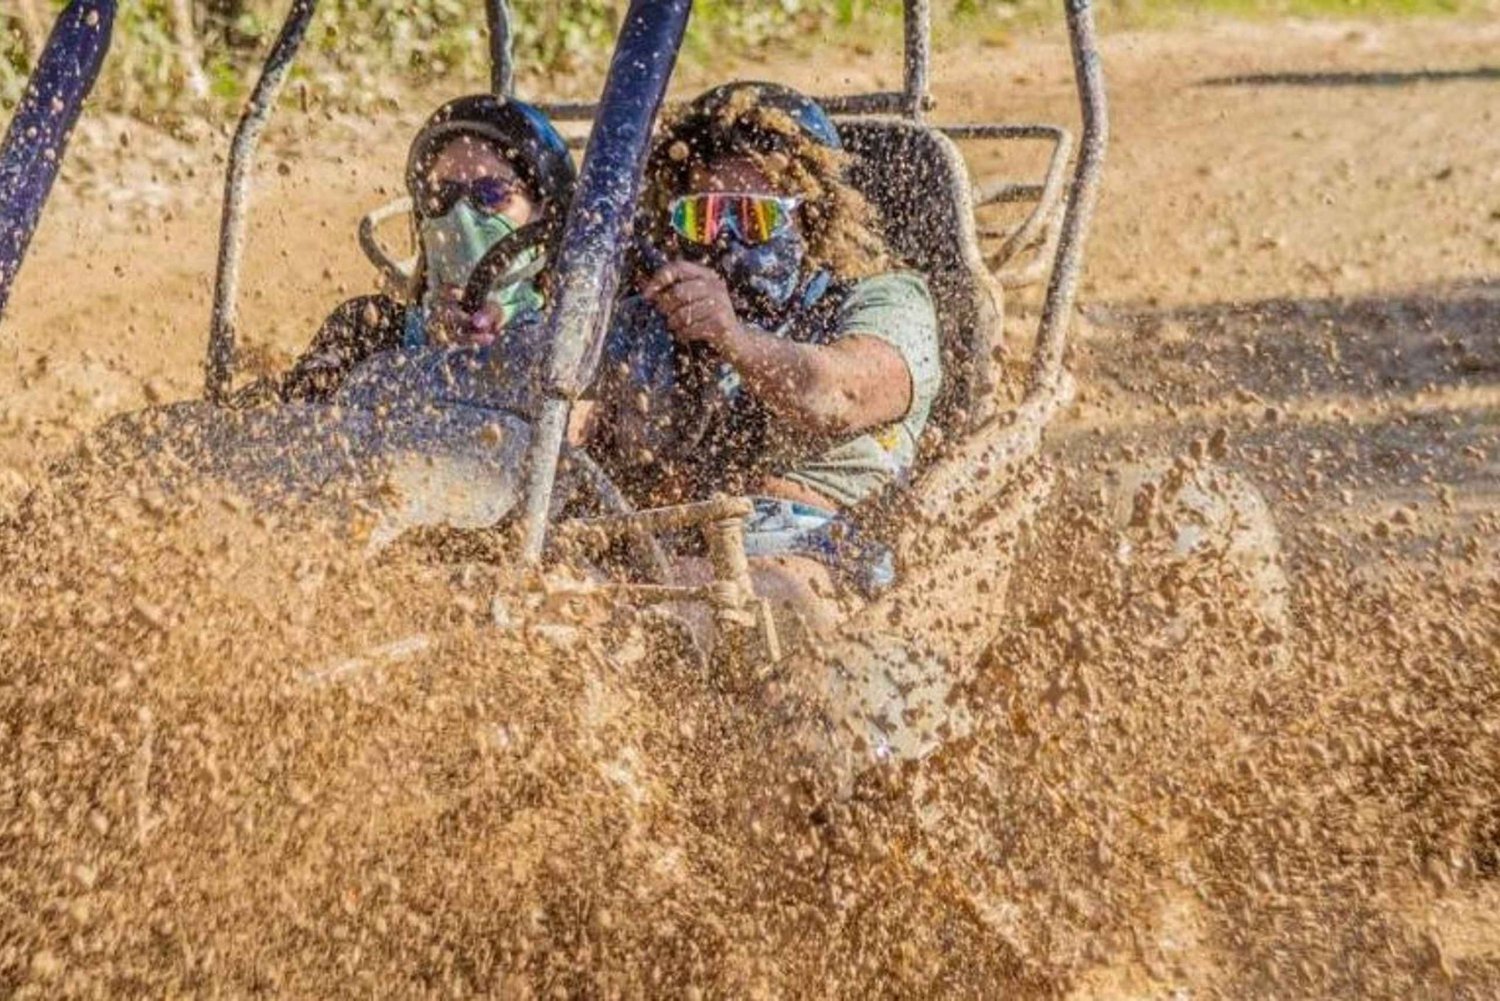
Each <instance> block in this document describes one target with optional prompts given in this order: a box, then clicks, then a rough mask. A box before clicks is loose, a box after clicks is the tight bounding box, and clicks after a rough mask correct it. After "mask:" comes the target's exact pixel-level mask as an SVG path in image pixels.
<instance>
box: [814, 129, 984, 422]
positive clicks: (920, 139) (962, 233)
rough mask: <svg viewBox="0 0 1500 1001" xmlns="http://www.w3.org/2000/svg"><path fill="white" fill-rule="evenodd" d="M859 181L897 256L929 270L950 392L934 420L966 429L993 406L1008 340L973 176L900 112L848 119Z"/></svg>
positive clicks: (944, 143)
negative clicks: (1000, 354) (996, 364)
mask: <svg viewBox="0 0 1500 1001" xmlns="http://www.w3.org/2000/svg"><path fill="white" fill-rule="evenodd" d="M839 134H840V135H841V136H842V137H843V140H844V145H845V147H846V148H847V149H848V151H849V152H850V153H851V154H852V155H853V157H854V163H853V165H852V167H851V170H850V181H851V182H852V183H853V184H854V185H855V186H856V187H857V188H859V190H860V191H861V192H862V193H863V194H864V196H865V197H866V198H868V199H869V200H870V202H871V203H872V204H873V205H874V206H875V207H876V209H877V211H879V213H880V215H881V220H882V223H883V225H884V228H885V235H886V240H887V242H888V244H889V245H890V248H891V251H892V252H893V253H894V254H895V256H896V257H898V258H899V259H901V260H902V261H903V262H905V264H906V265H907V266H908V267H910V268H912V269H913V270H915V271H918V272H921V273H922V274H923V275H925V276H926V278H927V282H928V285H929V287H930V288H931V290H932V295H933V300H934V302H935V304H936V306H937V314H938V324H939V328H940V331H941V336H942V346H943V389H942V392H941V393H940V395H939V396H938V399H937V401H936V403H935V404H934V406H933V410H932V421H933V423H934V424H935V425H936V426H937V427H938V428H940V429H941V430H942V431H943V433H944V434H945V435H948V436H955V435H961V434H963V433H964V432H966V431H968V430H969V429H970V428H972V427H974V426H975V425H976V424H977V423H978V422H980V421H982V420H983V419H984V418H985V417H986V416H987V415H988V414H989V413H991V412H992V411H993V409H994V404H995V399H994V397H995V385H994V380H993V377H992V375H991V364H990V354H991V352H992V351H993V350H994V347H995V346H996V345H998V344H999V343H1000V322H1001V316H1002V315H1003V314H1002V299H1001V292H1000V286H999V284H998V283H997V282H995V280H994V279H993V278H992V276H991V275H990V272H989V270H988V268H986V267H985V264H984V261H983V259H982V258H981V257H980V253H979V240H978V237H977V235H976V234H975V231H974V208H973V201H972V198H971V196H970V193H969V173H968V169H967V168H966V167H965V166H964V161H963V158H962V156H960V154H959V152H958V149H957V147H955V146H954V145H953V142H952V141H951V140H950V139H948V137H947V136H945V135H943V134H942V133H941V132H938V131H936V130H934V129H931V128H928V127H926V126H924V125H920V124H917V123H915V122H909V121H906V120H904V119H899V118H862V119H857V120H852V121H843V122H840V123H839Z"/></svg>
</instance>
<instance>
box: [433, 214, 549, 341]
mask: <svg viewBox="0 0 1500 1001" xmlns="http://www.w3.org/2000/svg"><path fill="white" fill-rule="evenodd" d="M519 228H520V227H519V226H517V225H516V224H515V223H514V222H512V221H511V220H510V219H509V218H508V217H506V216H504V215H490V214H489V213H485V212H478V211H476V210H475V209H474V208H473V207H472V206H470V205H469V203H468V202H467V201H465V200H462V199H460V200H459V201H458V202H457V203H456V204H455V205H454V206H453V208H452V209H450V210H449V211H448V213H447V214H446V215H441V216H438V217H436V218H432V219H424V220H422V225H421V233H420V235H421V240H422V252H423V254H424V255H425V257H426V261H427V296H426V299H425V300H424V305H426V306H428V307H429V308H431V306H432V305H433V303H434V302H435V301H436V297H437V296H438V295H439V294H440V293H441V289H442V288H443V286H456V287H458V288H462V287H463V286H464V285H465V284H467V283H468V280H469V275H471V274H472V273H473V272H474V267H475V265H477V264H478V263H479V261H480V260H481V259H482V258H483V257H484V255H485V254H487V253H488V252H489V250H490V248H491V247H493V246H495V244H497V243H499V242H500V241H501V240H503V239H505V238H506V237H507V236H509V235H510V234H512V233H514V232H515V231H516V230H517V229H519ZM540 257H541V253H540V251H539V250H535V249H533V250H530V251H527V252H526V253H525V254H523V255H521V258H520V259H519V260H518V261H517V262H516V264H515V266H514V268H513V270H512V272H511V273H512V274H516V273H519V272H522V271H526V270H528V269H532V268H534V267H535V265H536V264H537V263H538V261H539V260H540ZM503 283H504V279H502V280H501V282H500V283H499V286H500V287H498V288H497V289H496V291H493V292H491V293H490V294H489V297H488V298H487V299H486V300H485V301H486V302H487V303H488V304H489V305H490V306H492V307H494V308H496V309H497V310H499V311H500V313H501V325H502V326H503V325H504V324H506V323H509V322H510V320H511V319H513V318H514V317H516V316H517V315H519V314H521V313H523V312H527V311H529V310H536V309H540V308H541V307H542V304H543V301H544V300H543V298H542V294H541V292H540V291H539V290H538V289H537V287H536V283H535V282H534V281H532V280H531V279H530V278H525V279H521V280H519V281H516V282H513V283H511V284H509V285H505V284H503Z"/></svg>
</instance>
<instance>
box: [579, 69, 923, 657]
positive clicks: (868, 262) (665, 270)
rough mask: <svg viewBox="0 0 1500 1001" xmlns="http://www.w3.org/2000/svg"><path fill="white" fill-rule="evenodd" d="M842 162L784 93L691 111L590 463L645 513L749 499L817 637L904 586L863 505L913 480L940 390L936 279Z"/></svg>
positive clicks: (825, 128) (758, 571) (708, 102)
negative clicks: (904, 265) (893, 253)
mask: <svg viewBox="0 0 1500 1001" xmlns="http://www.w3.org/2000/svg"><path fill="white" fill-rule="evenodd" d="M847 163H848V155H847V154H846V153H844V152H843V150H842V148H841V143H840V140H839V136H838V132H837V131H836V130H835V128H834V126H833V123H832V122H831V120H830V119H829V117H828V115H827V114H826V112H825V111H824V110H823V109H822V108H821V107H820V106H819V105H818V104H816V103H815V102H813V101H812V100H810V99H808V98H806V97H803V96H802V95H800V94H798V93H796V92H794V91H792V90H789V89H787V88H785V87H781V86H778V85H774V84H758V83H736V84H728V85H725V86H722V87H719V88H716V89H714V90H711V91H709V92H708V93H706V94H704V95H702V96H701V97H699V98H698V99H697V100H695V101H693V102H692V104H691V105H689V106H688V107H687V108H686V110H685V112H684V113H682V114H681V115H680V116H679V117H678V118H677V119H676V120H675V121H671V122H670V124H668V126H667V127H666V128H665V130H664V132H663V134H662V135H661V137H660V138H659V139H658V141H657V143H656V144H655V147H654V149H653V152H652V155H651V158H650V161H649V164H648V167H647V176H646V185H647V193H646V195H645V198H644V201H643V206H644V210H645V212H646V215H645V217H644V221H643V225H644V226H645V227H646V230H647V233H646V236H647V238H648V239H649V240H650V242H651V243H652V244H654V246H655V247H656V248H659V250H660V252H661V253H663V254H664V255H665V258H666V260H664V261H658V262H657V263H658V264H659V265H660V266H659V267H656V268H648V269H647V272H648V273H647V274H646V275H645V276H644V277H643V278H642V279H641V281H640V282H639V289H638V291H639V294H638V295H636V296H633V297H631V298H628V299H626V300H624V301H623V302H621V303H620V306H619V308H618V309H617V311H616V321H615V323H614V325H613V327H612V329H611V333H610V336H609V338H608V340H607V342H606V347H605V356H604V359H603V365H602V366H601V370H600V371H601V376H600V379H599V381H598V382H597V384H596V387H595V391H594V392H593V394H591V395H592V396H593V398H594V399H595V400H596V403H594V404H593V406H594V407H595V412H594V414H593V415H592V420H591V428H592V432H591V433H592V444H593V446H594V447H593V449H592V451H593V453H594V454H595V455H596V457H598V458H600V459H601V460H602V461H605V462H607V464H608V465H609V466H610V471H611V472H612V474H613V475H614V476H615V477H616V478H617V479H618V480H619V481H620V482H621V483H622V486H624V488H625V489H626V491H627V493H631V494H633V495H634V499H635V500H636V501H637V503H640V504H664V503H679V502H683V501H689V500H694V499H701V498H704V497H707V496H709V495H711V494H714V493H719V492H723V493H729V494H743V495H748V496H750V497H751V498H752V499H753V502H754V505H755V512H754V515H753V516H752V518H751V519H750V522H749V525H748V527H747V531H746V536H745V545H746V550H747V553H748V554H749V556H750V557H751V563H752V567H753V568H754V571H755V576H756V578H757V581H756V582H757V587H758V589H759V590H760V592H761V593H762V594H763V595H765V596H767V597H769V598H771V599H772V601H773V603H776V604H779V605H781V606H783V611H785V610H786V608H787V606H790V607H791V608H793V609H795V610H797V612H798V613H799V614H800V615H801V616H802V617H803V619H804V625H805V626H808V627H810V628H811V629H812V630H813V631H815V632H821V631H823V630H826V629H827V628H828V627H830V626H831V625H832V624H833V623H834V622H836V621H837V620H838V618H840V612H839V609H838V607H837V604H836V602H835V601H834V600H833V597H832V596H834V595H835V594H838V593H843V594H848V593H849V589H850V588H852V590H853V591H854V593H856V594H860V595H864V596H869V595H871V594H873V593H874V592H876V591H878V590H880V589H881V588H883V587H884V586H886V585H887V584H889V583H890V582H891V580H892V579H893V566H892V559H891V553H890V552H889V550H888V549H886V548H885V547H884V546H883V545H880V544H878V543H876V542H874V541H873V540H870V539H868V538H866V537H864V536H863V535H862V534H861V532H860V531H859V529H858V528H857V527H856V526H855V524H854V523H853V520H852V518H851V516H850V512H851V510H852V509H854V508H855V507H857V506H858V505H860V504H861V503H863V502H866V501H868V500H870V499H872V498H874V497H876V496H877V495H880V494H882V493H884V492H886V491H888V490H889V489H891V488H893V487H897V486H899V485H901V484H903V483H904V482H905V481H906V479H907V477H908V474H909V473H910V471H911V469H912V465H913V463H914V462H915V460H916V456H917V448H918V442H919V441H920V439H921V436H922V430H923V427H924V425H925V424H926V421H927V416H928V412H929V410H930V408H931V406H932V402H933V399H934V397H935V396H936V395H937V392H938V388H939V384H940V382H941V378H942V374H941V362H940V353H939V341H938V324H937V318H936V315H935V312H934V308H933V304H932V300H931V297H930V296H929V294H928V290H927V286H926V283H925V281H924V280H923V279H922V277H921V276H919V275H916V274H912V273H910V272H905V271H901V270H898V269H897V267H896V265H895V264H894V263H893V262H892V260H891V258H890V255H889V253H888V251H887V249H886V245H885V242H884V240H883V238H882V237H881V236H880V235H879V232H878V228H877V224H876V220H875V218H874V211H873V210H872V208H871V206H870V205H869V204H868V203H867V202H866V201H865V199H864V198H863V197H862V196H861V195H860V194H859V192H858V191H856V190H855V189H854V188H853V187H852V186H851V185H850V184H849V183H848V182H847V180H846V179H845V176H844V173H845V168H846V166H847ZM647 256H650V255H647ZM840 585H847V586H840Z"/></svg>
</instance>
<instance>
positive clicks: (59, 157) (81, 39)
mask: <svg viewBox="0 0 1500 1001" xmlns="http://www.w3.org/2000/svg"><path fill="white" fill-rule="evenodd" d="M114 23H115V0H73V2H72V3H69V4H68V6H67V7H66V8H65V9H64V10H63V12H62V14H60V15H59V16H58V18H57V21H56V23H54V24H53V26H52V33H51V34H50V35H48V36H47V45H46V48H44V49H43V50H42V54H41V57H40V58H39V59H38V60H37V65H36V69H35V70H33V71H32V74H31V79H30V81H28V82H27V85H26V93H25V94H24V95H22V97H21V103H20V104H19V105H18V106H17V107H16V114H15V117H14V118H12V119H11V122H10V128H8V129H7V130H6V132H5V141H4V143H3V144H0V317H3V316H4V315H5V304H6V303H7V302H8V301H9V300H10V289H11V283H12V282H14V281H15V278H16V274H17V273H18V272H19V271H20V270H21V262H22V261H23V260H24V259H25V257H26V249H27V247H29V246H30V245H31V236H32V234H33V233H35V232H36V226H37V222H38V221H39V220H40V219H41V217H42V207H43V206H44V205H46V203H47V196H48V195H49V194H50V193H51V191H52V184H53V182H54V181H56V180H57V172H58V170H59V169H60V168H61V167H62V161H63V155H64V153H66V152H67V148H68V140H69V139H70V138H71V137H72V134H73V126H74V124H76V123H77V121H78V115H79V113H80V112H82V110H83V102H84V99H85V98H87V97H88V96H89V92H90V91H91V90H93V89H94V81H95V80H96V79H97V78H98V76H99V69H100V67H101V66H103V65H104V57H105V55H106V54H107V53H108V52H109V43H110V38H111V36H112V35H113V33H114Z"/></svg>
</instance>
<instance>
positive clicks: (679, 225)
mask: <svg viewBox="0 0 1500 1001" xmlns="http://www.w3.org/2000/svg"><path fill="white" fill-rule="evenodd" d="M801 204H802V199H801V198H796V197H791V196H785V195H747V194H737V193H734V192H715V193H713V194H703V195H683V196H682V197H681V198H674V199H673V200H672V203H671V205H670V206H669V211H670V212H671V214H672V229H673V230H674V231H675V232H676V233H677V235H678V236H680V237H682V238H683V239H684V240H686V241H688V242H689V243H698V244H710V243H713V242H714V241H715V240H717V239H718V238H719V234H720V233H722V232H724V230H726V229H727V230H729V231H730V232H731V233H733V234H734V235H735V236H737V237H739V238H740V239H741V240H742V241H744V242H745V243H752V244H754V243H765V242H766V241H767V240H769V239H771V237H773V236H775V235H776V234H777V233H780V232H782V231H783V230H785V229H786V228H787V227H788V226H790V225H791V224H792V212H793V211H795V210H796V208H797V206H798V205H801Z"/></svg>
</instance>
